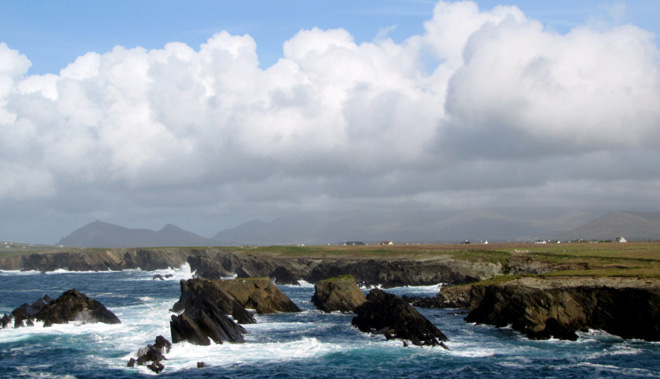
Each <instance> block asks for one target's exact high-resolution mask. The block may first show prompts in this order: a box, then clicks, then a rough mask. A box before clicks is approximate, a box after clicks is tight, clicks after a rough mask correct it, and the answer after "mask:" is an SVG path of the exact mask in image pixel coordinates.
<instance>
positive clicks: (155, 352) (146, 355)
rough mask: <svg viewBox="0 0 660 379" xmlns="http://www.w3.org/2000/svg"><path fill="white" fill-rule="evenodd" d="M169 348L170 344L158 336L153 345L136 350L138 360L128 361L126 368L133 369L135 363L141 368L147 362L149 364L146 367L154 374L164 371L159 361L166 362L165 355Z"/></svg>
mask: <svg viewBox="0 0 660 379" xmlns="http://www.w3.org/2000/svg"><path fill="white" fill-rule="evenodd" d="M171 348H172V343H170V341H168V340H167V339H166V338H165V337H163V336H158V337H156V342H155V343H154V344H153V345H151V344H150V345H147V346H146V347H143V348H142V349H140V350H138V352H137V357H138V358H137V359H135V358H131V359H130V360H129V361H128V367H134V366H135V364H136V363H137V364H138V365H139V366H143V365H145V364H147V363H148V362H151V363H150V364H148V365H147V367H148V368H149V369H150V370H151V371H153V372H155V373H156V374H159V373H160V372H161V371H163V369H165V365H163V364H162V363H161V361H164V360H167V358H166V357H165V354H166V353H169V352H170V349H171Z"/></svg>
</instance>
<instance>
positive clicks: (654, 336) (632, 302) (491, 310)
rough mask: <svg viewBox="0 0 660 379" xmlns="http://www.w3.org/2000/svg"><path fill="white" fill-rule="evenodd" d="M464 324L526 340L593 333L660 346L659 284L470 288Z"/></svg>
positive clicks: (561, 281) (624, 281) (543, 281)
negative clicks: (515, 333)
mask: <svg viewBox="0 0 660 379" xmlns="http://www.w3.org/2000/svg"><path fill="white" fill-rule="evenodd" d="M466 321H468V322H476V323H484V324H491V325H495V326H498V327H503V326H507V325H511V327H512V328H513V329H514V330H517V331H519V332H521V333H523V334H525V335H526V336H527V337H528V338H531V339H548V338H558V339H568V340H576V339H577V337H578V336H577V334H576V332H586V331H588V330H589V329H598V330H603V331H605V332H608V333H610V334H613V335H616V336H620V337H623V338H638V339H643V340H648V341H660V281H658V280H655V279H638V278H584V277H563V278H561V277H560V278H556V277H555V278H543V277H528V278H520V279H515V280H510V281H504V282H501V283H496V284H486V285H473V286H471V289H470V305H469V314H468V315H467V317H466Z"/></svg>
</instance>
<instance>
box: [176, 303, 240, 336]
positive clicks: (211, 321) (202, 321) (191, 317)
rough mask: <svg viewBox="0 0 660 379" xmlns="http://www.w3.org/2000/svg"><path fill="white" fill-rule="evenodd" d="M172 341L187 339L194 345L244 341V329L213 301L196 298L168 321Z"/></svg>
mask: <svg viewBox="0 0 660 379" xmlns="http://www.w3.org/2000/svg"><path fill="white" fill-rule="evenodd" d="M170 330H171V333H172V342H174V343H177V342H181V341H188V342H190V343H192V344H195V345H210V344H211V340H212V341H213V342H215V343H223V342H244V341H245V340H244V338H243V334H245V333H246V330H245V329H244V328H243V327H242V326H240V325H238V324H237V323H236V322H234V321H233V320H232V319H230V318H229V316H227V314H225V313H224V312H223V311H222V310H221V309H220V308H218V307H217V306H216V305H215V304H214V303H213V302H211V301H207V300H203V299H201V300H200V299H196V300H194V301H193V302H192V303H191V304H190V305H189V306H188V308H187V309H186V310H185V311H184V312H183V313H182V314H180V315H178V316H174V315H173V316H172V320H171V321H170Z"/></svg>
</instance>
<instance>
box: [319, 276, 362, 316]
mask: <svg viewBox="0 0 660 379" xmlns="http://www.w3.org/2000/svg"><path fill="white" fill-rule="evenodd" d="M365 301H367V298H366V297H365V296H364V293H363V292H362V290H361V289H360V287H358V286H357V283H355V279H354V278H353V277H352V276H340V277H337V278H331V279H326V280H321V281H319V282H317V283H316V284H315V285H314V296H312V303H313V304H314V305H315V306H316V308H318V309H320V310H322V311H323V312H332V311H341V312H354V311H355V308H357V307H358V306H359V305H361V304H362V303H364V302H365Z"/></svg>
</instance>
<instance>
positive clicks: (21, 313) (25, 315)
mask: <svg viewBox="0 0 660 379" xmlns="http://www.w3.org/2000/svg"><path fill="white" fill-rule="evenodd" d="M51 301H52V299H51V298H50V297H48V295H45V296H44V297H42V298H40V299H37V300H36V301H35V302H34V303H32V304H28V303H24V304H23V305H21V306H20V307H18V308H16V309H14V310H13V311H12V312H11V315H4V317H3V318H2V327H3V328H6V327H7V326H8V325H9V324H10V323H11V320H13V321H14V328H20V327H22V326H32V325H34V318H35V316H36V314H37V313H39V311H40V310H41V309H42V308H43V307H44V306H46V305H47V304H48V303H50V302H51Z"/></svg>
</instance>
